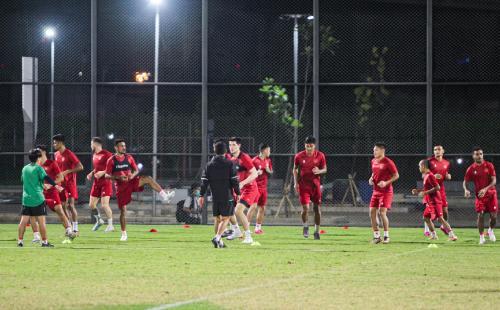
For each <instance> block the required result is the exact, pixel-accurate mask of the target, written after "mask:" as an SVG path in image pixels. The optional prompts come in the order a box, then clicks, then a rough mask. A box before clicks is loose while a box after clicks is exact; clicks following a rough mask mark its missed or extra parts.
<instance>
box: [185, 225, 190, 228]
mask: <svg viewBox="0 0 500 310" xmlns="http://www.w3.org/2000/svg"><path fill="white" fill-rule="evenodd" d="M183 227H184V228H191V226H189V225H184V226H183Z"/></svg>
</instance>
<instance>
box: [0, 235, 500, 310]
mask: <svg viewBox="0 0 500 310" xmlns="http://www.w3.org/2000/svg"><path fill="white" fill-rule="evenodd" d="M16 227H17V226H16V225H0V308H1V309H147V308H150V307H158V306H161V305H163V307H160V308H162V309H166V308H168V307H170V306H172V307H174V308H176V309H305V308H307V309H350V308H356V309H360V308H363V309H371V308H379V309H384V308H385V309H396V308H397V309H405V308H406V309H415V308H420V309H424V308H425V309H479V308H483V309H494V308H496V309H499V308H500V299H499V297H500V244H498V243H497V244H493V243H488V244H486V245H483V246H479V245H478V244H477V242H478V237H477V233H476V230H473V229H459V230H456V233H457V235H458V236H459V238H460V239H459V240H458V241H457V242H455V243H451V242H448V241H447V240H446V238H445V237H444V236H443V235H442V234H441V235H440V237H441V239H440V240H439V241H436V242H435V243H436V244H437V246H438V248H429V247H428V245H429V244H430V242H429V241H427V240H426V239H425V238H424V236H423V234H422V231H421V229H413V228H411V229H393V230H392V232H391V239H392V243H391V244H388V245H382V244H378V245H372V244H370V239H371V233H370V230H369V229H368V228H349V229H347V230H346V229H342V228H338V227H325V228H324V229H325V230H326V231H327V233H326V234H324V235H322V240H320V241H314V240H306V239H304V238H303V237H302V236H301V227H265V231H266V234H265V235H263V236H257V237H256V238H255V239H256V240H258V241H259V242H260V244H261V245H260V246H249V245H243V244H241V243H240V242H237V241H233V242H227V244H228V246H229V247H228V248H226V249H214V248H213V246H212V244H211V242H210V239H211V237H212V228H211V227H208V226H196V227H191V228H183V227H182V226H154V228H156V229H157V230H158V233H150V232H149V229H150V228H152V226H139V225H136V226H132V225H131V226H129V241H128V242H126V243H123V242H120V241H119V237H120V236H119V232H114V233H111V234H105V233H104V232H102V231H98V232H91V231H90V226H89V225H82V226H81V228H80V229H81V236H80V237H79V238H78V239H76V240H75V241H74V242H73V243H72V244H61V241H62V240H63V237H62V227H61V226H59V225H49V240H50V241H51V242H53V243H54V244H55V245H56V247H55V248H53V249H47V248H41V247H39V246H34V245H31V244H30V242H28V241H30V240H31V237H32V236H31V230H28V234H27V237H26V238H25V239H26V246H25V247H24V248H17V247H16ZM117 228H118V227H117ZM169 304H170V306H165V305H169Z"/></svg>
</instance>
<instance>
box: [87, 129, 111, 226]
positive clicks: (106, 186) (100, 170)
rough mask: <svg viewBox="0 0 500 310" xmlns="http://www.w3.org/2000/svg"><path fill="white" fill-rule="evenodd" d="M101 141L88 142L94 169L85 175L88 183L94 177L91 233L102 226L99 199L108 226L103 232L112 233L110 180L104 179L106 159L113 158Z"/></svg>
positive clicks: (91, 193) (98, 139)
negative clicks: (93, 219)
mask: <svg viewBox="0 0 500 310" xmlns="http://www.w3.org/2000/svg"><path fill="white" fill-rule="evenodd" d="M102 144H103V142H102V139H101V138H99V137H94V138H92V141H91V142H90V147H91V148H92V153H93V156H92V165H93V167H94V169H93V170H92V171H90V173H89V174H87V179H88V180H89V181H90V180H92V177H94V182H93V183H92V190H91V191H90V199H89V207H90V212H91V214H92V216H94V218H95V219H96V223H95V225H94V227H92V231H96V230H98V229H99V227H101V225H103V224H104V221H103V220H102V218H101V216H100V214H99V211H98V209H97V203H98V202H99V199H100V200H101V207H102V209H103V210H104V213H106V217H107V218H108V226H107V227H106V229H105V230H104V232H110V231H114V230H115V229H114V227H113V213H112V211H111V208H110V207H109V199H110V198H111V195H112V194H113V185H112V182H111V180H110V179H106V178H105V174H106V163H107V162H108V159H109V158H110V157H111V156H113V153H111V152H110V151H108V150H105V149H103V148H102Z"/></svg>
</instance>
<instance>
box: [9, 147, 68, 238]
mask: <svg viewBox="0 0 500 310" xmlns="http://www.w3.org/2000/svg"><path fill="white" fill-rule="evenodd" d="M28 158H29V160H30V163H29V164H27V165H26V166H24V168H23V170H22V173H21V182H22V183H23V199H22V204H23V208H22V211H21V221H20V223H19V227H18V239H17V246H18V247H23V246H24V242H23V238H24V232H25V231H26V224H28V222H30V221H31V223H35V222H36V223H38V224H39V228H40V232H41V235H42V247H53V245H52V244H50V243H49V242H48V241H47V228H46V226H45V216H46V215H47V209H46V207H45V197H44V196H43V183H44V181H47V182H48V183H49V184H50V185H52V186H54V187H55V188H56V189H57V190H59V191H62V188H61V187H60V186H59V185H57V184H56V183H55V182H54V180H52V179H51V178H50V177H49V176H47V173H45V170H43V168H42V167H41V158H42V152H41V151H40V150H39V149H33V150H30V152H29V155H28Z"/></svg>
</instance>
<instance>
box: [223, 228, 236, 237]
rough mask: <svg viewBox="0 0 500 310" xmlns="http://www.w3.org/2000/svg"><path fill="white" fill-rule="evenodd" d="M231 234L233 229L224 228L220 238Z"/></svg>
mask: <svg viewBox="0 0 500 310" xmlns="http://www.w3.org/2000/svg"><path fill="white" fill-rule="evenodd" d="M232 234H233V230H232V229H228V230H225V231H224V233H222V236H221V237H222V238H227V237H229V236H231V235H232Z"/></svg>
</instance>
